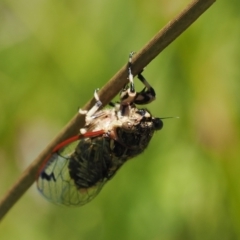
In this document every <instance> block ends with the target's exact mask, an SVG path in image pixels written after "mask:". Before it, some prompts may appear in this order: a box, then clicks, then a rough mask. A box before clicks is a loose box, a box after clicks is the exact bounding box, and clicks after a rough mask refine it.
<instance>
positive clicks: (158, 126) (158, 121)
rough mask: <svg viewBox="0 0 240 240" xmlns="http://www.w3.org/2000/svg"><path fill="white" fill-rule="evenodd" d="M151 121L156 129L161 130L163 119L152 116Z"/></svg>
mask: <svg viewBox="0 0 240 240" xmlns="http://www.w3.org/2000/svg"><path fill="white" fill-rule="evenodd" d="M152 121H153V124H154V128H155V129H156V130H161V129H162V128H163V121H162V120H161V119H160V118H153V119H152Z"/></svg>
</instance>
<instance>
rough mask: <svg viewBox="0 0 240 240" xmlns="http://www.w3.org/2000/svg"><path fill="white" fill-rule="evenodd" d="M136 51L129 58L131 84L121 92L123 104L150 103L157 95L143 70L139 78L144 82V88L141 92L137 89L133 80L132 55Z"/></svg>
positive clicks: (132, 53)
mask: <svg viewBox="0 0 240 240" xmlns="http://www.w3.org/2000/svg"><path fill="white" fill-rule="evenodd" d="M133 55H134V52H131V53H130V54H129V59H128V79H129V86H128V87H125V88H123V90H122V91H121V94H120V99H121V104H122V105H127V104H131V103H135V104H148V103H150V102H152V101H153V100H154V99H155V97H156V93H155V91H154V89H153V88H152V86H151V85H150V84H149V83H148V82H147V80H146V79H145V78H144V76H143V75H142V71H141V72H140V73H138V75H137V77H138V79H139V80H140V81H141V82H142V83H143V84H144V86H145V87H144V88H143V90H142V91H141V92H136V91H135V86H134V82H133V74H132V57H133Z"/></svg>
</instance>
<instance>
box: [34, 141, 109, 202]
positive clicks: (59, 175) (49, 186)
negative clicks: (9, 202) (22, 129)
mask: <svg viewBox="0 0 240 240" xmlns="http://www.w3.org/2000/svg"><path fill="white" fill-rule="evenodd" d="M84 141H85V140H84V138H83V139H80V140H78V141H74V142H71V143H70V144H68V145H66V146H64V147H62V148H60V149H59V150H58V151H57V152H55V153H53V154H52V155H51V157H50V158H49V160H47V162H46V164H45V166H44V167H43V168H42V170H41V172H40V174H39V176H38V179H37V187H38V189H39V191H40V192H41V193H42V195H43V196H44V197H46V198H47V199H48V200H49V201H51V202H53V203H56V204H60V205H66V206H81V205H84V204H86V203H87V202H89V201H91V200H92V199H93V198H94V197H95V196H96V195H97V194H98V193H99V192H100V190H101V189H102V187H103V185H104V184H105V182H106V180H105V179H102V181H99V182H97V183H96V184H95V185H94V186H92V187H89V188H78V187H77V185H76V183H75V182H74V179H72V178H71V176H70V173H69V161H70V157H71V156H72V154H73V153H74V151H75V149H76V147H77V145H78V144H81V145H84V144H85V143H84ZM62 145H63V144H62V143H61V146H62ZM56 149H58V148H56Z"/></svg>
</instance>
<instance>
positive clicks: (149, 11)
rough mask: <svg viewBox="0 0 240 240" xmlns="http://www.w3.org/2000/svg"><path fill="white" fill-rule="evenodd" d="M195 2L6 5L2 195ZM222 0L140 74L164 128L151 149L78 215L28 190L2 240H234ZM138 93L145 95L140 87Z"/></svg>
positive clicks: (37, 0) (232, 44)
mask: <svg viewBox="0 0 240 240" xmlns="http://www.w3.org/2000/svg"><path fill="white" fill-rule="evenodd" d="M188 2H189V1H181V4H180V2H179V1H163V0H162V1H158V2H156V1H141V0H140V1H117V2H116V1H114V2H113V1H109V0H104V1H95V2H93V1H76V0H69V1H56V0H49V1H46V0H33V1H27V0H19V1H13V0H5V1H2V2H1V3H0V19H1V20H0V111H1V116H0V166H1V167H0V193H1V196H2V195H3V194H4V193H5V192H6V191H7V189H8V188H9V186H10V185H11V184H12V183H13V182H14V181H15V180H16V179H17V177H18V176H19V175H20V173H21V172H22V171H23V169H25V168H26V167H27V166H28V164H29V163H30V162H31V160H33V159H34V158H35V157H36V156H37V155H38V153H39V152H40V151H41V150H42V149H43V148H44V146H45V145H46V144H47V143H48V142H49V141H50V140H51V139H52V138H53V137H54V136H55V135H56V133H57V132H58V131H59V130H60V129H61V127H62V126H63V125H64V124H65V123H66V122H68V120H69V119H71V118H72V116H73V115H74V114H75V113H76V112H77V109H78V107H81V106H82V105H83V104H84V103H85V102H86V101H87V100H88V99H89V98H90V97H92V94H93V90H94V89H95V88H97V87H101V86H103V85H104V84H105V83H106V81H107V80H108V79H109V78H110V77H111V76H112V75H113V74H115V72H116V71H117V70H118V69H119V68H120V67H122V66H123V64H125V63H126V61H127V59H128V53H129V52H130V51H131V50H134V51H138V50H139V49H140V48H141V47H142V46H143V45H144V44H145V43H146V42H147V41H148V40H149V39H150V38H151V37H152V36H154V35H155V33H156V32H157V31H158V30H159V29H160V28H162V26H164V25H165V24H166V23H167V22H168V21H170V20H171V19H172V18H173V17H174V16H175V15H176V14H177V13H178V12H180V11H181V10H182V9H183V7H184V6H186V5H187V3H188ZM237 9H239V2H238V1H231V2H229V1H226V0H225V1H217V2H216V3H215V4H214V5H213V6H212V7H211V8H210V9H209V10H208V11H207V12H206V13H205V14H204V15H203V16H201V17H200V18H199V19H198V20H197V22H196V23H194V24H193V25H192V26H191V27H190V28H189V29H188V30H187V31H186V32H185V33H184V34H183V35H182V36H181V37H180V38H178V39H177V40H176V41H175V42H174V43H172V44H171V45H170V46H169V47H168V48H167V49H166V50H165V51H164V52H163V53H162V54H161V55H160V56H159V57H158V58H157V59H155V60H154V61H153V62H152V63H151V64H150V65H149V66H148V67H147V68H146V70H145V72H144V75H145V77H146V78H147V79H149V82H151V84H152V86H153V87H154V88H155V90H156V92H157V100H156V101H155V102H154V103H152V104H151V105H149V106H148V108H149V109H150V110H151V112H152V113H153V115H155V116H158V117H165V116H179V117H180V118H179V119H168V120H165V121H164V128H163V130H162V131H160V132H158V133H156V135H155V136H154V139H153V140H152V142H151V144H150V146H149V148H148V149H147V150H146V151H145V152H144V153H143V154H142V155H141V156H140V157H138V158H136V159H133V160H131V161H129V162H128V163H127V164H126V165H125V166H124V167H123V168H122V169H121V170H120V171H119V172H118V173H117V175H116V176H115V177H114V178H113V179H112V180H111V181H110V182H109V183H107V184H106V186H105V187H104V189H103V190H102V192H101V193H100V194H99V196H98V197H97V198H96V199H94V200H93V201H92V202H91V203H89V204H88V205H86V206H84V207H81V208H62V207H58V206H54V205H52V204H51V203H48V202H47V201H45V199H43V198H42V197H41V196H40V194H38V192H37V190H36V187H35V186H34V187H33V188H32V189H30V190H29V191H28V192H27V193H26V194H25V195H24V196H23V198H22V199H21V200H20V201H19V202H18V203H17V204H16V205H15V206H14V207H13V209H12V210H11V211H10V212H9V213H8V215H7V216H6V217H5V219H4V220H3V221H2V223H1V224H2V226H3V227H2V229H1V232H0V239H8V240H11V239H19V236H21V239H24V240H27V239H35V240H38V239H41V240H42V239H45V240H50V239H51V240H55V239H56V240H63V239H64V240H65V239H71V240H75V239H76V240H77V239H78V240H79V239H83V240H88V239H89V240H90V239H104V240H107V239H116V240H117V239H126V240H127V239H139V240H141V239H143V240H145V239H166V240H175V239H179V240H180V239H182V240H186V239H191V240H195V239H196V240H198V239H199V240H202V239H204V240H206V239H209V240H212V239H239V238H240V231H239V229H240V178H239V174H240V157H239V156H240V155H239V153H240V150H239V145H240V144H239V143H240V139H239V130H240V125H239V118H240V108H239V102H240V94H239V89H240V86H239V85H240V84H239V82H240V81H239V77H240V72H239V60H240V47H239V46H240V45H239V38H240V28H239V25H240V16H239V11H236V10H237ZM137 86H138V87H139V88H140V85H139V84H138V85H137Z"/></svg>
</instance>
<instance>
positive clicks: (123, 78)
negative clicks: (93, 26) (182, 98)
mask: <svg viewBox="0 0 240 240" xmlns="http://www.w3.org/2000/svg"><path fill="white" fill-rule="evenodd" d="M214 2H215V0H194V1H192V2H191V3H190V4H189V5H188V6H187V7H186V8H185V9H184V10H183V11H182V12H181V13H180V14H179V15H178V16H177V17H176V18H175V19H173V20H172V21H170V22H169V23H168V24H167V25H166V26H165V27H164V28H163V29H161V30H160V31H159V32H158V33H157V34H156V35H155V36H154V37H153V38H152V39H151V40H150V41H149V42H148V43H147V44H146V45H145V46H144V47H143V48H142V49H141V50H140V51H139V52H138V53H137V54H136V55H135V56H134V58H133V69H132V71H133V74H136V73H138V72H140V71H141V70H142V69H143V68H145V67H146V66H147V65H148V64H149V63H150V62H151V61H152V60H153V59H154V58H155V57H156V56H157V55H158V54H159V53H160V52H161V51H162V50H163V49H164V48H166V47H167V46H168V45H169V44H170V43H171V42H172V41H173V40H174V39H176V38H177V37H178V36H179V35H180V34H181V33H182V32H183V31H185V30H186V29H187V28H188V27H189V26H190V25H191V24H192V23H193V22H194V21H195V20H196V19H197V18H198V17H199V16H200V15H201V14H202V13H204V12H205V11H206V10H207V9H208V8H209V7H210V6H211V5H212V4H213V3H214ZM126 83H127V69H126V65H125V66H124V67H123V68H122V69H120V70H119V71H118V72H117V73H116V74H115V76H113V77H112V79H111V80H110V81H109V82H108V83H107V84H106V85H105V86H104V87H103V88H102V89H101V91H100V92H99V96H100V99H101V101H102V102H103V105H106V104H107V103H108V102H109V101H111V99H112V98H113V97H115V96H116V95H117V94H118V93H119V91H120V90H121V88H122V87H123V86H124V84H126ZM94 102H95V101H94V99H91V100H90V101H89V102H88V103H87V104H86V105H85V106H84V108H83V109H90V108H91V106H93V104H94ZM83 126H84V116H83V115H80V114H76V115H75V116H74V117H73V118H72V120H71V121H70V122H69V123H68V124H67V125H66V126H65V127H64V128H63V129H62V131H61V132H60V133H59V134H58V136H57V137H56V138H54V139H53V140H52V141H51V142H50V143H49V144H48V146H47V147H46V148H45V149H44V150H43V151H42V152H41V154H39V156H38V157H37V158H36V159H35V160H34V161H33V162H32V164H31V165H30V166H29V167H28V168H27V169H26V170H25V171H24V172H23V173H22V175H21V176H20V178H19V179H18V180H17V181H16V182H15V184H14V185H13V186H12V187H11V188H10V190H9V191H8V192H7V193H6V195H5V196H4V197H3V198H2V199H1V201H0V220H1V219H2V218H3V217H4V215H5V214H6V213H7V212H8V210H9V209H10V208H11V207H12V206H13V205H14V204H15V203H16V202H17V201H18V199H19V198H20V197H21V196H22V195H23V194H24V193H25V191H26V190H27V189H28V188H29V187H30V186H31V185H32V183H33V182H34V181H35V179H36V175H37V171H38V169H39V167H40V166H41V164H42V162H43V161H44V159H46V157H47V155H48V154H49V153H51V151H52V149H53V148H54V147H55V146H56V145H57V144H58V143H60V142H62V141H63V140H65V139H67V138H69V137H71V136H73V135H76V134H77V133H78V132H79V129H80V128H81V127H83Z"/></svg>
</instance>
